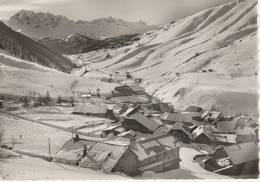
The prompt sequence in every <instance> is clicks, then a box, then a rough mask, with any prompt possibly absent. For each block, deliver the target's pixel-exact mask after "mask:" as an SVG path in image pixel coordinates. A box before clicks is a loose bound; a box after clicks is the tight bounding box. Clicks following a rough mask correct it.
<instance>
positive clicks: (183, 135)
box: [165, 122, 191, 143]
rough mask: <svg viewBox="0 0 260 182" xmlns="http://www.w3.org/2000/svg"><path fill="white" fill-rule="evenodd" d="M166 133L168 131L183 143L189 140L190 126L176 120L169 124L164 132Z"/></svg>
mask: <svg viewBox="0 0 260 182" xmlns="http://www.w3.org/2000/svg"><path fill="white" fill-rule="evenodd" d="M167 133H170V134H171V135H173V136H174V137H176V138H177V139H178V140H179V141H181V142H183V143H189V142H190V140H191V133H190V128H189V127H188V126H187V125H185V124H183V123H181V122H177V123H175V124H174V125H173V126H171V127H170V128H169V129H168V131H166V132H165V134H167Z"/></svg>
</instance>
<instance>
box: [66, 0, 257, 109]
mask: <svg viewBox="0 0 260 182" xmlns="http://www.w3.org/2000/svg"><path fill="white" fill-rule="evenodd" d="M109 53H110V55H111V58H110V59H109V60H101V59H100V58H101V57H105V55H106V52H103V51H97V52H94V53H88V54H83V55H81V58H82V60H84V59H85V60H93V63H92V64H91V66H92V68H93V69H97V70H102V71H106V72H111V71H112V72H122V73H125V72H126V71H127V72H130V73H131V74H132V75H133V76H134V77H138V78H143V80H144V82H143V83H142V85H143V86H144V87H145V88H146V90H147V91H148V92H149V93H150V94H153V95H155V96H156V97H158V98H159V99H162V100H163V101H166V102H172V103H173V105H174V106H175V107H176V108H178V109H184V108H185V107H187V106H189V105H190V104H193V105H199V106H202V107H204V108H206V109H212V108H213V109H216V110H221V111H223V113H228V114H235V113H238V112H245V113H247V114H256V113H257V100H258V92H257V88H258V86H257V75H258V67H257V65H258V60H257V1H256V0H245V1H242V0H240V1H235V2H231V3H228V4H224V5H220V6H216V7H213V8H210V9H207V10H204V11H202V12H199V13H197V14H194V15H192V16H189V17H186V18H184V19H181V20H178V21H175V22H172V23H171V24H167V25H165V26H164V27H163V28H161V29H160V30H153V31H149V32H147V33H145V34H143V35H142V36H140V41H138V42H136V43H135V44H133V45H130V46H127V47H123V48H120V49H117V50H109ZM71 58H73V56H71Z"/></svg>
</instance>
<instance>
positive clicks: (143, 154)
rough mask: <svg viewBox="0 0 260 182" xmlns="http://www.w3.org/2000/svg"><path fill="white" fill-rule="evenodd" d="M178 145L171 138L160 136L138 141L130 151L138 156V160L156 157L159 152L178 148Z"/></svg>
mask: <svg viewBox="0 0 260 182" xmlns="http://www.w3.org/2000/svg"><path fill="white" fill-rule="evenodd" d="M179 146H180V144H179V143H178V142H177V141H176V139H175V138H174V137H173V136H170V135H169V136H160V137H154V138H150V139H146V140H141V141H138V142H136V143H135V144H134V146H132V147H130V149H131V150H132V151H133V152H134V153H135V154H136V155H137V156H138V159H139V160H144V159H146V158H148V157H151V156H153V155H156V154H158V153H160V152H163V151H167V150H171V149H174V148H178V147H179Z"/></svg>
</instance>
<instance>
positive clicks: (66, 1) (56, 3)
mask: <svg viewBox="0 0 260 182" xmlns="http://www.w3.org/2000/svg"><path fill="white" fill-rule="evenodd" d="M231 1H232V0H0V20H8V19H9V18H10V17H11V16H12V15H14V14H15V13H17V12H18V11H20V10H22V9H25V10H32V11H35V12H50V13H52V14H54V15H63V16H66V17H67V18H69V19H72V20H74V21H77V20H79V19H81V20H84V21H91V20H93V19H98V18H106V17H109V16H112V17H114V18H121V19H123V20H126V21H132V22H136V21H139V20H143V21H145V22H146V23H148V24H150V25H155V24H165V23H169V22H171V21H173V20H177V19H180V18H183V17H185V16H189V15H192V14H195V13H196V12H199V11H201V10H203V9H207V8H209V7H213V6H216V5H220V4H224V3H227V2H231Z"/></svg>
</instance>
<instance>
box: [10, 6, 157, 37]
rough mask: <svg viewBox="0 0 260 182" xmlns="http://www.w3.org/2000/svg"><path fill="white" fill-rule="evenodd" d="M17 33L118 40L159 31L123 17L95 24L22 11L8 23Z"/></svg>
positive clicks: (95, 22) (32, 35)
mask: <svg viewBox="0 0 260 182" xmlns="http://www.w3.org/2000/svg"><path fill="white" fill-rule="evenodd" d="M7 24H8V26H10V27H11V28H12V29H14V30H15V31H19V32H20V33H23V34H24V35H27V36H29V37H33V38H46V37H53V38H62V37H65V36H68V35H70V34H72V33H78V34H83V35H86V36H89V37H92V38H95V37H99V36H105V37H115V36H119V35H124V34H135V33H143V32H146V31H148V30H153V29H156V28H157V26H154V25H147V24H146V23H145V22H143V21H142V20H140V21H139V22H128V21H124V20H122V19H120V18H113V17H111V16H110V17H108V18H100V19H95V20H92V21H83V20H78V21H73V20H69V19H68V18H66V17H65V16H61V15H53V14H51V13H43V12H38V13H35V12H33V11H27V10H21V11H19V12H18V13H16V14H15V15H13V16H12V17H11V18H10V19H9V21H8V22H7Z"/></svg>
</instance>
